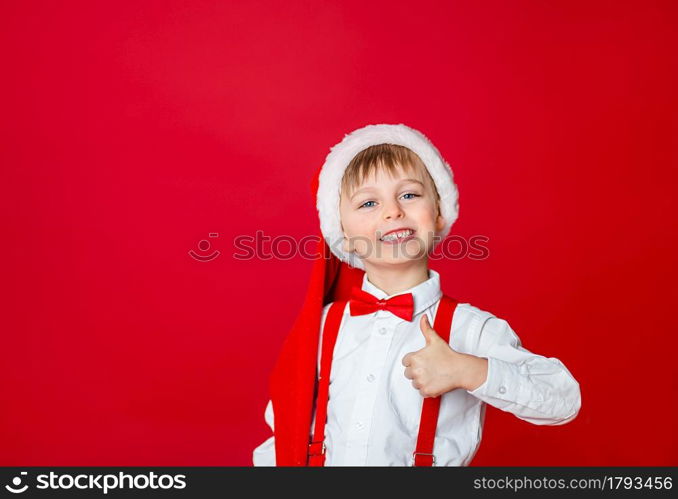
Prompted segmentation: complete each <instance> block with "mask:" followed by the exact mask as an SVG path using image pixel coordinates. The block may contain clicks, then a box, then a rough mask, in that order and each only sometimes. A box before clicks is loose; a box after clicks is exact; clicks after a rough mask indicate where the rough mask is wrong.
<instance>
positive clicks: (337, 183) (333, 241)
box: [316, 124, 459, 270]
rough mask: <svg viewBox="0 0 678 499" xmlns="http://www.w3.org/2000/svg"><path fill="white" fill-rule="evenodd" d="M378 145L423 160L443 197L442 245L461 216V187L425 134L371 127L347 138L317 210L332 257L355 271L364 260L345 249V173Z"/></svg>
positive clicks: (327, 168)
mask: <svg viewBox="0 0 678 499" xmlns="http://www.w3.org/2000/svg"><path fill="white" fill-rule="evenodd" d="M377 144H396V145H401V146H404V147H407V148H409V149H411V150H412V151H414V152H415V153H416V154H417V155H418V156H419V158H420V159H421V160H422V162H423V163H424V165H426V168H427V169H428V172H429V174H430V175H431V177H432V178H433V181H434V182H435V185H436V189H438V194H439V195H440V212H441V214H442V216H443V218H444V219H445V226H444V228H443V230H442V231H441V232H439V233H438V234H437V235H438V236H439V238H440V239H438V240H437V241H436V244H437V243H439V242H440V241H442V240H443V239H444V238H445V237H446V236H447V235H448V234H449V232H450V229H451V228H452V224H453V223H454V222H455V221H456V220H457V216H458V214H459V202H458V198H459V195H458V192H457V186H456V185H455V183H454V178H453V175H452V170H451V169H450V166H449V165H448V164H447V163H446V162H445V160H444V159H443V157H442V156H441V155H440V152H439V151H438V149H437V148H436V147H435V146H434V145H433V144H432V143H431V141H430V140H428V139H427V138H426V137H425V136H424V134H422V133H421V132H419V131H417V130H414V129H413V128H410V127H408V126H406V125H403V124H399V125H367V126H365V127H363V128H359V129H358V130H355V131H353V132H351V133H348V134H346V135H344V139H343V140H342V141H341V142H340V143H338V144H336V145H335V146H334V147H332V148H330V153H329V154H328V155H327V158H326V159H325V164H324V165H323V167H322V169H321V171H320V176H319V178H318V193H317V202H316V206H317V208H318V215H319V217H320V230H321V231H322V234H323V237H324V238H325V241H326V242H327V245H328V246H329V248H330V250H331V251H332V253H334V254H335V255H336V256H337V258H339V259H340V260H342V261H344V262H346V263H348V264H349V265H351V266H352V267H357V268H359V269H362V270H365V266H364V265H363V262H362V260H361V259H360V257H357V256H356V255H355V253H346V252H344V251H343V249H342V240H343V239H344V233H343V231H342V230H341V217H340V212H339V203H340V196H341V181H342V178H343V176H344V171H346V168H347V167H348V164H349V163H350V162H351V160H352V159H353V157H354V156H355V155H356V154H358V153H359V152H360V151H362V150H363V149H366V148H368V147H370V146H373V145H377Z"/></svg>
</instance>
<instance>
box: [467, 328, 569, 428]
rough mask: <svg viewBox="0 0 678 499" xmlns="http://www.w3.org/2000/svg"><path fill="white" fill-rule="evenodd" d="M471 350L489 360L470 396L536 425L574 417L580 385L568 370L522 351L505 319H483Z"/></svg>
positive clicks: (551, 358)
mask: <svg viewBox="0 0 678 499" xmlns="http://www.w3.org/2000/svg"><path fill="white" fill-rule="evenodd" d="M471 350H472V351H470V352H469V353H471V354H473V355H476V356H478V357H483V358H486V359H487V361H488V371H487V379H486V380H485V382H484V383H483V384H482V385H480V386H479V387H477V388H476V389H475V390H472V391H469V392H468V393H470V394H471V395H473V396H475V397H477V398H479V399H480V400H482V401H484V402H486V403H488V404H490V405H492V406H494V407H496V408H498V409H501V410H502V411H506V412H510V413H512V414H514V415H515V416H517V417H518V418H520V419H523V420H525V421H528V422H530V423H532V424H536V425H562V424H565V423H568V422H570V421H572V420H573V419H574V418H575V417H576V416H577V414H578V413H579V409H580V407H581V394H580V390H579V383H578V382H577V380H575V379H574V377H573V376H572V374H570V371H568V369H567V368H566V367H565V365H564V364H563V363H562V362H561V361H560V360H558V359H556V358H555V357H549V358H546V357H543V356H541V355H537V354H534V353H532V352H530V351H528V350H526V349H525V348H523V347H522V346H521V343H520V339H519V338H518V336H517V335H516V333H515V332H514V331H513V330H512V329H511V327H510V326H509V324H508V323H507V322H506V321H505V320H503V319H499V318H497V317H495V316H490V317H489V318H487V319H486V320H485V321H484V322H483V324H482V325H481V326H480V333H479V335H478V337H477V339H476V341H475V345H473V346H472V348H471Z"/></svg>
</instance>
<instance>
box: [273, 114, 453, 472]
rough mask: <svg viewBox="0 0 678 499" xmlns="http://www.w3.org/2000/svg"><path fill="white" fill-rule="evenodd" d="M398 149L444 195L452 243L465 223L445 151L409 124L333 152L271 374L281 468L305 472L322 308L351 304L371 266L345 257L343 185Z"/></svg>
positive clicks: (374, 128)
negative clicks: (360, 167) (312, 242)
mask: <svg viewBox="0 0 678 499" xmlns="http://www.w3.org/2000/svg"><path fill="white" fill-rule="evenodd" d="M378 144H396V145H401V146H405V147H407V148H409V149H411V150H412V151H414V152H415V153H416V154H417V155H418V156H419V158H420V159H421V160H422V162H423V163H424V165H425V166H426V168H427V170H428V172H429V174H430V175H431V177H432V178H433V181H434V182H435V185H436V189H437V190H438V194H439V196H440V211H441V214H442V216H443V218H444V219H445V225H444V228H443V229H442V230H441V232H440V233H439V234H437V235H438V236H440V238H439V239H437V240H436V241H435V242H436V243H437V242H439V241H441V240H442V239H444V238H445V236H447V235H448V234H449V232H450V228H451V227H452V224H453V223H454V222H455V220H456V219H457V216H458V211H459V206H458V194H457V187H456V185H455V183H454V180H453V176H452V171H451V169H450V167H449V165H448V164H447V163H446V162H445V160H444V159H443V158H442V156H441V155H440V153H439V152H438V149H436V147H435V146H434V145H433V144H432V143H431V142H430V141H429V140H428V139H427V138H426V137H425V136H424V135H423V134H422V133H421V132H419V131H417V130H414V129H412V128H410V127H408V126H406V125H403V124H399V125H385V124H382V125H367V126H365V127H363V128H360V129H358V130H355V131H353V132H351V133H349V134H346V135H345V136H344V139H343V140H342V141H341V142H340V143H338V144H337V145H335V146H334V147H332V148H331V149H330V153H329V154H328V155H327V158H326V159H325V163H324V164H323V165H322V167H321V168H320V170H319V171H318V174H317V176H316V177H314V178H313V181H312V183H311V191H312V193H313V196H315V198H316V206H317V208H318V215H319V217H320V229H321V233H320V234H319V237H318V246H317V249H316V252H315V255H314V262H313V267H312V269H311V275H310V279H309V285H308V289H307V292H306V297H305V300H304V303H303V305H302V308H301V311H300V313H299V315H298V316H297V319H296V321H295V323H294V325H293V326H292V329H291V331H290V333H289V334H288V336H287V338H286V339H285V341H284V343H283V346H282V349H281V352H280V355H279V357H278V360H277V362H276V365H275V367H274V369H273V373H272V374H271V380H270V393H271V401H272V404H273V414H274V436H275V450H276V464H277V465H278V466H306V463H307V452H308V443H309V437H310V436H311V422H312V417H313V410H314V402H315V392H316V388H317V384H316V379H317V372H316V368H317V361H318V347H319V338H320V325H321V319H322V310H323V307H324V306H325V305H326V304H328V303H331V302H333V301H337V300H346V299H348V298H349V296H350V292H351V289H352V287H353V286H357V287H361V286H362V280H363V275H364V266H363V264H362V262H361V261H360V259H359V258H354V256H353V255H354V254H353V253H345V252H344V251H343V250H342V244H341V242H342V239H343V237H344V235H343V231H342V229H341V220H340V216H339V200H340V194H341V181H342V178H343V175H344V172H345V171H346V168H347V166H348V164H349V163H350V162H351V160H352V159H353V157H354V156H355V155H356V154H358V153H359V152H360V151H362V150H364V149H366V148H367V147H370V146H373V145H378Z"/></svg>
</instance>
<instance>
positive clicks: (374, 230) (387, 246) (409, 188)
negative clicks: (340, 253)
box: [340, 167, 445, 268]
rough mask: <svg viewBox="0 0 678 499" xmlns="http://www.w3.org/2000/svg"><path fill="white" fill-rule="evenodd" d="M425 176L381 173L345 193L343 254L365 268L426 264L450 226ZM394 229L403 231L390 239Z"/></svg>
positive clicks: (409, 172) (412, 171)
mask: <svg viewBox="0 0 678 499" xmlns="http://www.w3.org/2000/svg"><path fill="white" fill-rule="evenodd" d="M423 175H424V174H423V172H419V171H418V170H417V169H415V168H409V169H407V170H405V169H403V168H402V167H398V168H397V170H396V173H395V174H394V176H393V177H392V176H391V175H390V174H389V172H388V171H387V170H385V169H383V168H377V169H376V170H375V171H373V172H372V174H371V175H370V176H369V177H368V178H366V179H365V180H364V182H363V183H362V184H361V185H359V186H357V187H356V188H354V189H353V190H352V191H351V192H342V193H341V203H340V215H341V224H342V226H343V229H344V236H345V237H346V239H345V240H344V246H343V249H344V251H348V252H351V251H355V253H356V254H357V255H358V256H360V257H361V259H362V260H363V263H364V264H365V267H366V268H368V267H369V266H370V265H376V266H378V265H384V264H389V265H392V264H411V263H412V262H413V261H423V262H424V263H426V262H427V261H428V252H429V250H430V249H431V248H432V247H433V243H434V235H435V233H436V232H439V231H440V230H442V228H443V226H444V223H445V221H444V219H443V217H442V216H441V215H440V214H439V211H438V208H437V204H436V199H435V193H434V191H433V187H432V186H431V185H430V183H428V182H426V179H425V178H424V176H423ZM429 182H430V180H429ZM394 229H402V230H398V231H397V232H396V233H391V234H390V235H389V234H388V233H389V232H391V231H393V230H394ZM384 236H386V237H385V239H384ZM394 236H395V239H393V237H394Z"/></svg>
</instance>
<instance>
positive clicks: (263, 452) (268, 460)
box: [252, 400, 275, 466]
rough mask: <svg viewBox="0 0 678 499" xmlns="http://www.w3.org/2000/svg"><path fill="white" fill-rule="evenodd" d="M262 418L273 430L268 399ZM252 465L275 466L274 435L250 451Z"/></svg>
mask: <svg viewBox="0 0 678 499" xmlns="http://www.w3.org/2000/svg"><path fill="white" fill-rule="evenodd" d="M264 420H265V421H266V423H267V424H268V426H270V428H271V431H273V403H272V402H271V401H270V400H269V401H268V404H266V409H265V411H264ZM252 462H253V463H254V466H275V436H271V437H269V438H268V439H267V440H266V441H264V443H262V444H261V445H260V446H259V447H257V448H256V449H254V451H253V452H252Z"/></svg>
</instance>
